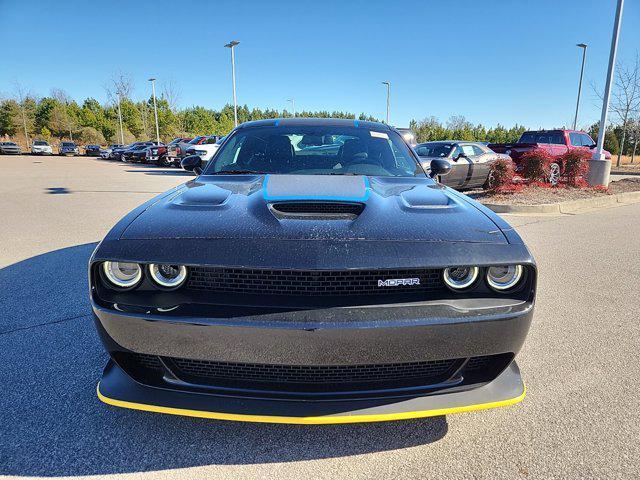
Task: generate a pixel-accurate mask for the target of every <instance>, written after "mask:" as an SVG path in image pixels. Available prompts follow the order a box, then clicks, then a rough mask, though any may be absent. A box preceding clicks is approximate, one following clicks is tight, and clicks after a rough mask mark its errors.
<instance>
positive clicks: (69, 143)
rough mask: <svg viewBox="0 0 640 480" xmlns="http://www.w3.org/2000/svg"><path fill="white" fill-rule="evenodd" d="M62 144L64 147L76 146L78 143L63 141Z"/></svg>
mask: <svg viewBox="0 0 640 480" xmlns="http://www.w3.org/2000/svg"><path fill="white" fill-rule="evenodd" d="M62 146H63V147H75V146H76V144H75V143H71V142H62Z"/></svg>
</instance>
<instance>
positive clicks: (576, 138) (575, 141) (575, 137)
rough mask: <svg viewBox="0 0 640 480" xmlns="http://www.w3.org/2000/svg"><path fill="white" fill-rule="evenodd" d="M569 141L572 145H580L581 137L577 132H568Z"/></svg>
mask: <svg viewBox="0 0 640 480" xmlns="http://www.w3.org/2000/svg"><path fill="white" fill-rule="evenodd" d="M569 141H570V142H571V145H573V146H574V147H580V146H582V137H581V136H580V134H579V133H577V132H570V133H569Z"/></svg>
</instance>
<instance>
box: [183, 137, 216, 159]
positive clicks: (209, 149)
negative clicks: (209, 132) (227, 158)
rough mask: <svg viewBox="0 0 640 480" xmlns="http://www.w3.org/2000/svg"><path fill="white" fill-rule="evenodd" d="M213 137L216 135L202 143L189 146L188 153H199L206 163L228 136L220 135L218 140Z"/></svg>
mask: <svg viewBox="0 0 640 480" xmlns="http://www.w3.org/2000/svg"><path fill="white" fill-rule="evenodd" d="M213 138H215V137H212V138H211V139H209V140H207V141H205V142H204V143H201V144H200V145H196V146H194V147H191V148H187V152H186V154H187V155H198V156H199V157H200V158H201V159H202V162H203V164H205V163H206V162H208V161H209V160H211V158H212V157H213V155H214V154H215V153H216V152H217V151H218V149H219V148H220V144H222V142H223V141H224V139H225V138H226V137H219V138H218V140H216V141H215V142H213Z"/></svg>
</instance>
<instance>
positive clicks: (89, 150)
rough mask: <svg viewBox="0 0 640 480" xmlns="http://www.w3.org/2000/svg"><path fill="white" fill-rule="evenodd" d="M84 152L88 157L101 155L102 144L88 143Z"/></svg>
mask: <svg viewBox="0 0 640 480" xmlns="http://www.w3.org/2000/svg"><path fill="white" fill-rule="evenodd" d="M84 154H85V155H86V156H88V157H99V156H100V145H87V146H85V147H84Z"/></svg>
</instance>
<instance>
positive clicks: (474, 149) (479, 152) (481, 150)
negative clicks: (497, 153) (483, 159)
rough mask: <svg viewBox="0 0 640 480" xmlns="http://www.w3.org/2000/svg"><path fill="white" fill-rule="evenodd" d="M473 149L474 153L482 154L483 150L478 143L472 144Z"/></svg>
mask: <svg viewBox="0 0 640 480" xmlns="http://www.w3.org/2000/svg"><path fill="white" fill-rule="evenodd" d="M473 151H474V152H475V154H476V155H483V154H484V153H485V152H484V150H483V149H482V148H480V147H479V146H478V145H473Z"/></svg>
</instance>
